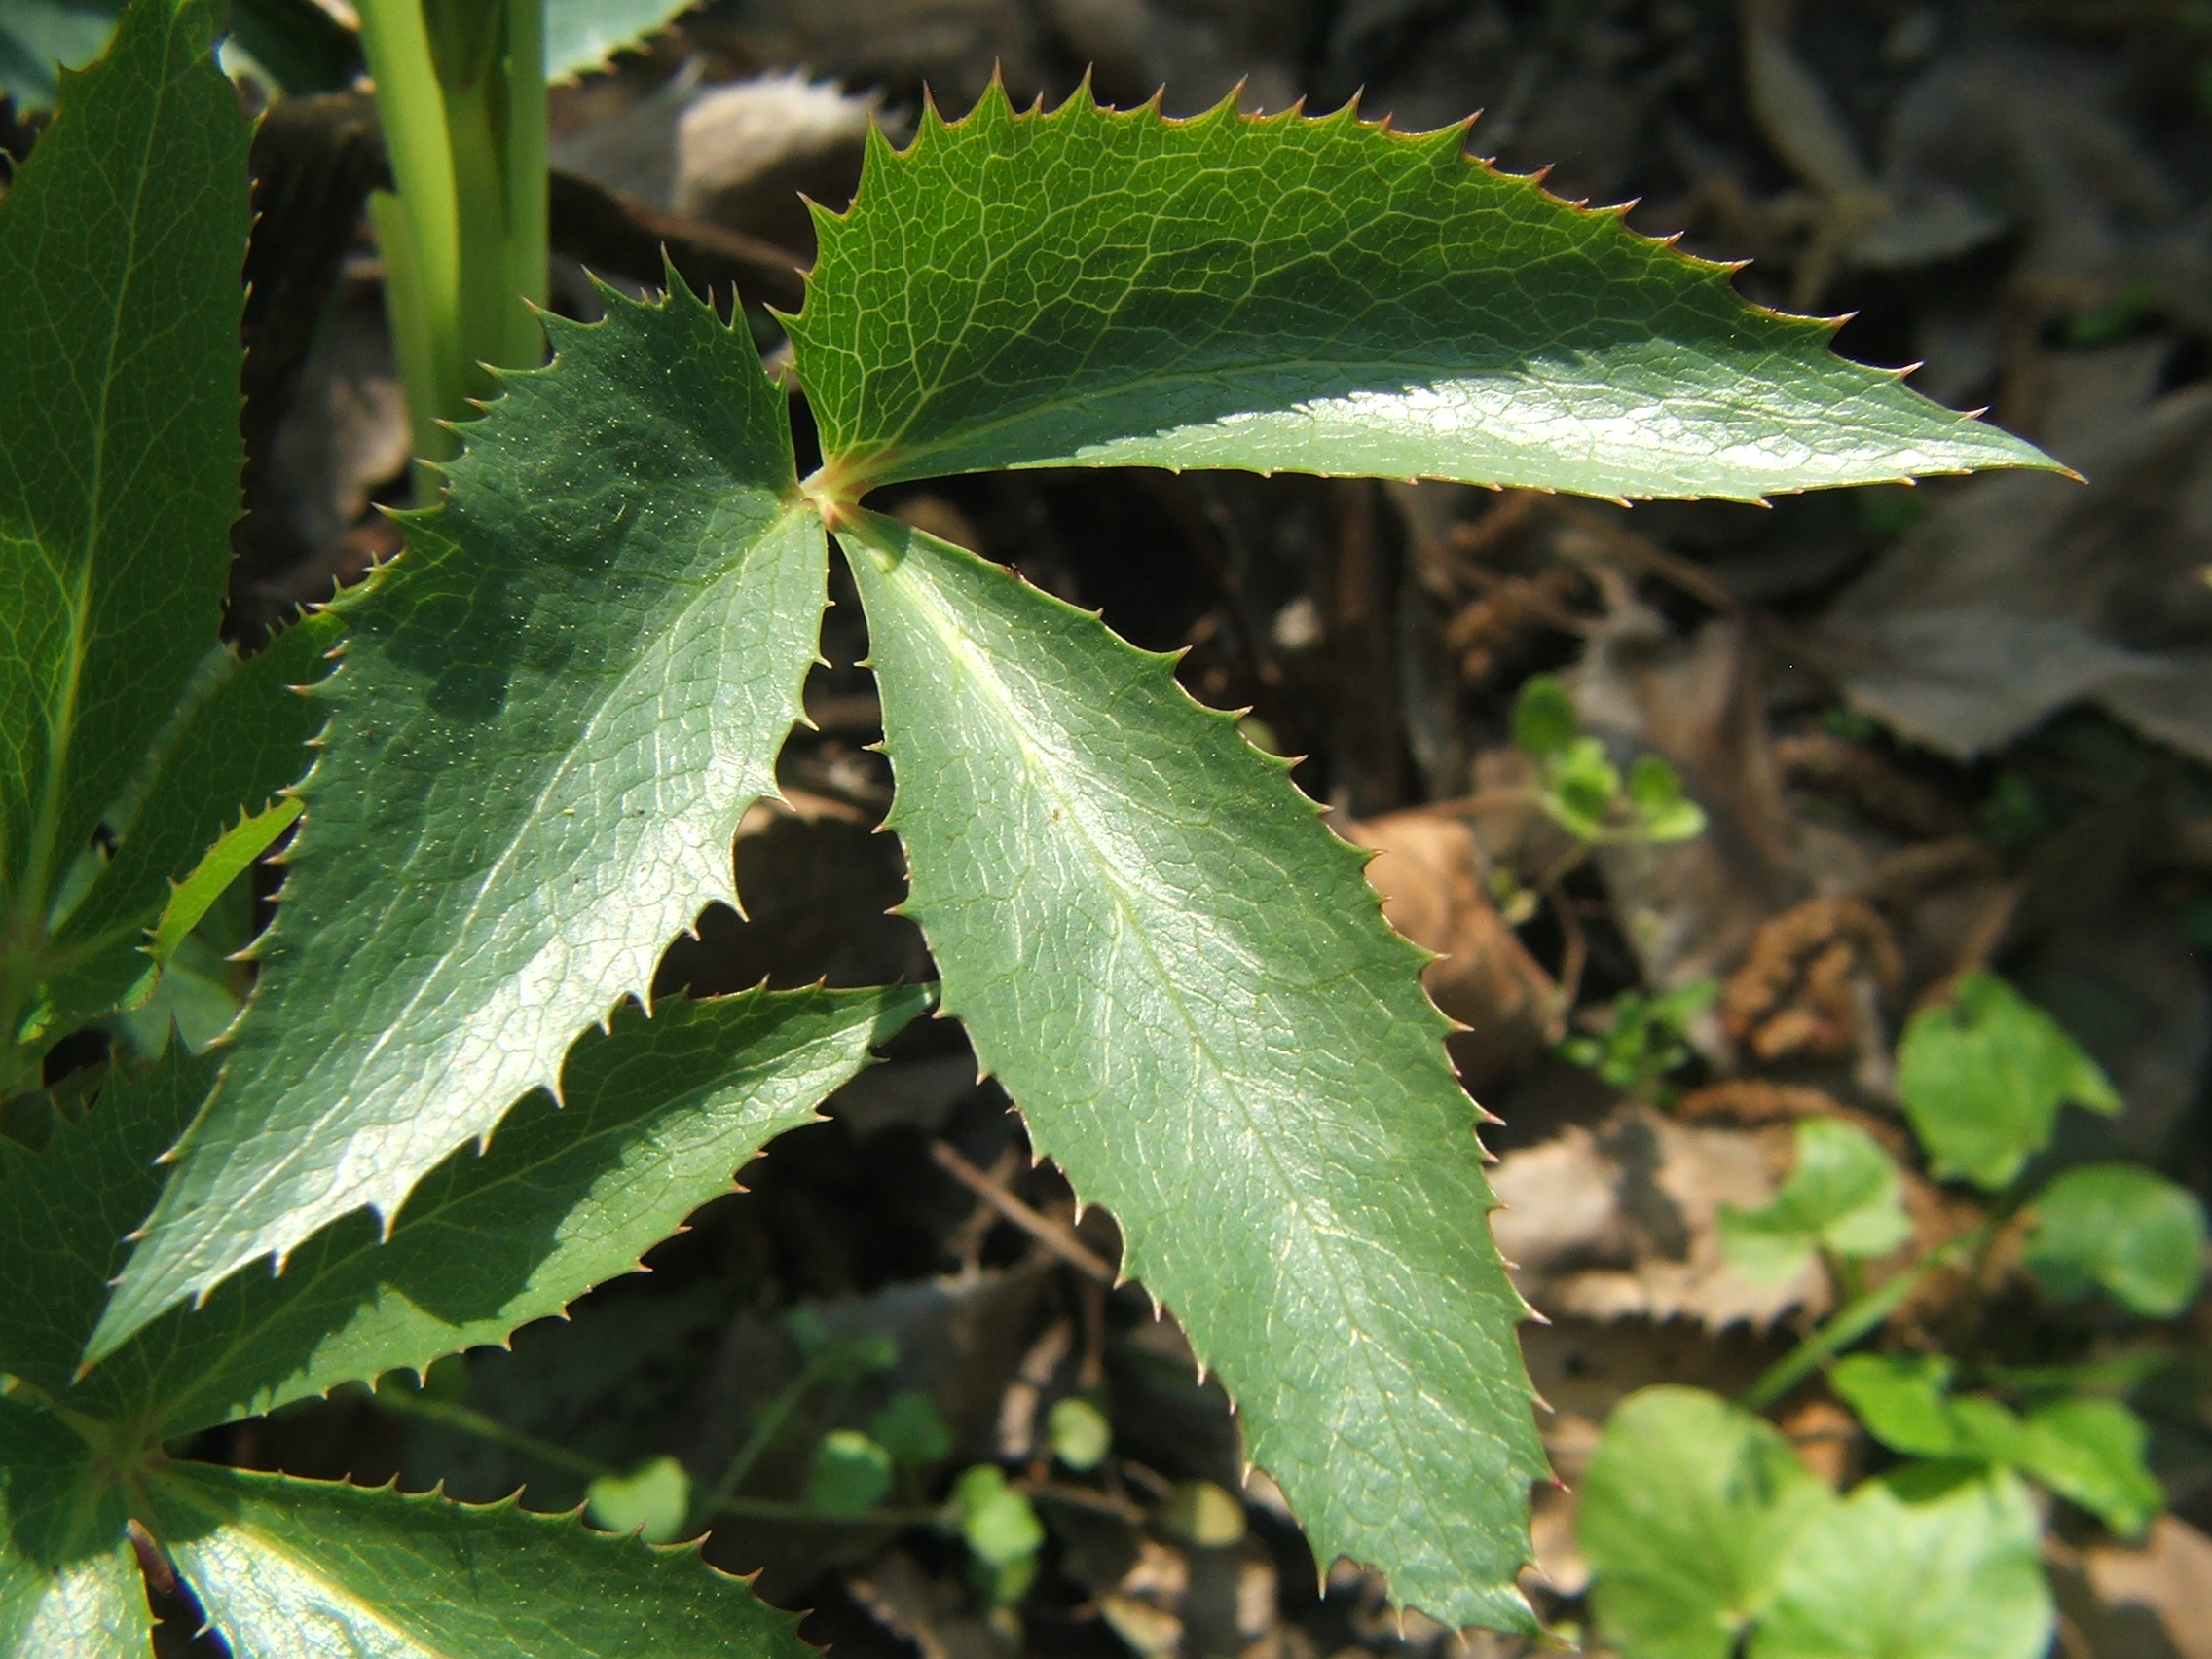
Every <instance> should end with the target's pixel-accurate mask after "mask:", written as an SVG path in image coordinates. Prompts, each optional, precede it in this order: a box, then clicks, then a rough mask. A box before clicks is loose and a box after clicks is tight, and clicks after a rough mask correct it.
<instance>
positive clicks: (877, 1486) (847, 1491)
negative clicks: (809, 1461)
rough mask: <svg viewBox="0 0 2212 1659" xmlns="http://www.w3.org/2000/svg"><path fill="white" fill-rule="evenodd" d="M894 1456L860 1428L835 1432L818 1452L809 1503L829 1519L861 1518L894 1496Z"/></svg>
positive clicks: (810, 1477) (824, 1439)
mask: <svg viewBox="0 0 2212 1659" xmlns="http://www.w3.org/2000/svg"><path fill="white" fill-rule="evenodd" d="M892 1475H893V1465H892V1461H891V1454H890V1453H889V1452H886V1451H885V1450H884V1449H883V1448H882V1447H880V1446H878V1445H877V1444H876V1443H875V1442H874V1441H873V1440H870V1439H869V1438H868V1437H867V1436H866V1435H865V1434H863V1433H861V1432H860V1430H859V1429H856V1428H839V1429H832V1430H831V1431H830V1433H828V1434H826V1435H824V1436H823V1437H822V1441H821V1444H819V1445H818V1446H816V1447H815V1449H814V1465H813V1467H812V1468H810V1469H809V1470H808V1471H807V1476H806V1501H807V1502H808V1503H810V1504H812V1505H813V1506H814V1507H815V1508H817V1509H819V1510H821V1511H822V1512H823V1513H824V1514H825V1515H858V1514H859V1513H860V1512H861V1511H862V1510H864V1509H873V1508H874V1507H875V1506H876V1505H877V1504H879V1503H881V1502H882V1501H883V1500H884V1498H885V1497H886V1496H888V1495H889V1494H890V1492H891V1481H892Z"/></svg>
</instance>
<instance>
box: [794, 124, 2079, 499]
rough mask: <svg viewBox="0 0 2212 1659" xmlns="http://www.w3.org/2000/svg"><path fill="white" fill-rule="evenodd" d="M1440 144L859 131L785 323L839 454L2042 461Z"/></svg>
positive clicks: (873, 472) (1146, 133)
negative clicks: (798, 308) (854, 173)
mask: <svg viewBox="0 0 2212 1659" xmlns="http://www.w3.org/2000/svg"><path fill="white" fill-rule="evenodd" d="M1465 138H1466V129H1464V127H1453V128H1449V129H1445V130H1443V131H1441V132H1434V133H1430V134H1427V135H1425V136H1422V137H1408V136H1402V135H1400V134H1397V133H1393V132H1389V131H1387V130H1385V129H1383V128H1382V127H1380V126H1372V125H1363V124H1361V123H1360V121H1359V120H1358V119H1357V116H1356V114H1355V112H1354V111H1353V110H1351V109H1349V108H1347V109H1345V110H1342V111H1340V112H1338V113H1337V114H1335V115H1331V116H1325V117H1322V118H1320V119H1318V120H1309V119H1307V118H1306V117H1305V116H1303V115H1299V114H1296V113H1289V114H1283V115H1278V116H1270V117H1265V118H1253V117H1246V116H1242V115H1239V114H1238V113H1237V110H1236V106H1235V100H1234V99H1225V100H1224V101H1223V102H1222V103H1221V104H1220V105H1219V106H1218V107H1217V108H1215V109H1213V110H1212V111H1210V112H1209V113H1207V114H1205V115H1202V116H1199V117H1198V118H1196V119H1195V120H1191V121H1169V120H1167V119H1165V118H1163V117H1162V116H1161V113H1160V111H1159V109H1158V108H1157V107H1156V106H1155V107H1148V108H1145V109H1141V110H1137V111H1133V112H1131V113H1128V114H1116V113H1113V112H1111V111H1105V110H1101V109H1099V108H1098V107H1097V106H1096V105H1095V104H1094V103H1093V102H1092V101H1091V98H1090V94H1089V91H1088V87H1086V88H1084V89H1081V90H1079V91H1078V92H1076V93H1075V94H1074V96H1072V97H1071V98H1070V99H1069V100H1068V101H1067V103H1066V104H1064V105H1063V106H1061V107H1060V108H1059V109H1057V110H1055V111H1053V112H1052V113H1051V114H1050V115H1046V114H1041V113H1031V114H1026V115H1019V114H1016V113H1014V110H1013V108H1012V107H1011V106H1010V105H1009V103H1008V101H1007V97H1006V93H1005V92H1004V90H1003V89H1002V88H1000V87H999V86H998V85H996V84H995V83H994V84H993V85H992V86H991V88H990V89H989V91H988V92H985V94H984V96H983V98H982V101H981V102H979V103H978V104H977V106H976V108H975V110H974V111H973V112H972V113H971V114H970V115H968V116H967V117H966V118H965V119H964V120H962V121H960V122H958V123H955V124H953V125H951V126H947V125H946V124H945V123H944V122H942V121H941V120H940V119H939V117H938V116H937V114H936V112H935V111H934V110H932V109H925V110H924V112H923V117H922V125H921V129H920V131H919V133H918V134H917V135H916V137H915V139H914V142H913V143H912V145H911V146H909V147H908V148H907V149H906V150H905V151H903V152H895V151H893V149H892V148H891V146H890V144H889V142H888V141H887V140H885V139H884V138H882V137H881V136H880V135H878V136H876V137H875V138H873V139H872V140H871V141H870V143H869V146H868V154H867V159H866V166H865V168H864V171H863V173H862V177H861V185H860V192H859V195H858V197H857V198H856V199H855V204H854V206H853V208H852V209H851V211H850V212H849V213H848V214H846V215H844V216H838V215H833V214H830V213H826V212H825V213H818V214H817V215H816V220H817V231H818V238H819V240H820V244H821V250H822V251H821V258H820V261H819V262H818V263H817V264H816V266H815V268H814V271H813V274H812V276H810V277H809V278H808V282H807V300H806V306H805V309H804V310H803V311H802V312H801V313H799V315H798V316H797V317H796V318H794V319H793V321H792V322H791V324H790V329H791V334H792V338H793V342H794V343H795V345H796V347H797V351H798V356H797V364H798V372H799V378H800V380H801V381H802V382H803V383H804V385H805V387H806V389H807V397H808V401H809V403H810V405H811V406H812V408H813V410H814V413H815V416H816V418H817V419H818V421H819V422H820V424H821V429H822V439H823V453H824V455H825V456H826V457H827V458H828V461H829V464H828V475H829V477H830V479H832V480H834V481H835V483H836V486H837V488H838V490H839V491H841V492H844V493H845V494H847V495H849V496H857V495H858V494H859V493H860V491H861V490H862V489H865V488H866V486H867V485H871V484H887V483H891V482H894V481H896V480H899V479H909V478H928V477H935V476H938V475H940V474H945V473H955V472H976V471H982V470H985V469H988V468H993V467H1005V466H1064V465H1067V464H1070V463H1085V462H1088V463H1093V464H1110V465H1142V466H1178V467H1183V466H1189V467H1236V468H1247V469H1252V470H1257V471H1278V470H1279V471H1296V472H1322V473H1341V474H1361V475H1377V476H1383V477H1392V478H1414V477H1438V478H1456V479H1460V480H1463V481H1466V482H1471V483H1483V484H1520V485H1534V486H1538V487H1543V488H1552V489H1561V490H1572V491H1578V492H1581V493H1584V494H1594V495H1600V496H1692V495H1706V496H1725V497H1732V498H1757V497H1760V496H1764V495H1767V494H1770V493H1772V492H1774V491H1778V490H1802V489H1810V488H1815V487H1818V486H1822V485H1830V484H1858V483H1867V482H1872V481H1875V480H1880V479H1895V478H1901V477H1905V476H1909V475H1916V474H1921V473H1929V472H1947V471H1959V470H1963V469H1967V468H1972V467H1980V466H2041V465H2048V464H2049V462H2048V461H2046V460H2045V459H2044V458H2043V457H2042V456H2041V455H2039V454H2038V453H2037V452H2036V451H2035V450H2034V449H2032V448H2031V447H2029V446H2028V445H2026V444H2024V443H2022V442H2020V441H2019V440H2018V439H2016V438H2013V437H2010V436H2009V435H2008V434H2006V433H2004V432H2002V431H2000V430H1998V429H1997V428H1995V427H1993V426H1987V425H1982V424H1976V423H1974V422H1971V421H1967V420H1964V419H1962V418H1961V417H1959V416H1957V415H1954V414H1952V413H1950V412H1949V411H1948V410H1944V409H1940V408H1938V407H1937V406H1936V405H1935V404H1933V403H1930V402H1928V401H1927V400H1926V399H1925V398H1923V397H1921V396H1920V395H1919V394H1917V393H1916V392H1913V391H1910V390H1908V389H1906V387H1903V386H1902V385H1901V384H1899V380H1898V377H1897V376H1896V375H1894V374H1889V373H1885V372H1883V371H1880V370H1875V369H1867V368H1862V367H1859V366H1858V365H1856V364H1853V363H1847V362H1845V361H1843V360H1842V359H1841V358H1838V357H1836V356H1833V355H1832V354H1831V353H1830V352H1829V350H1828V349H1827V348H1828V341H1829V339H1830V338H1831V337H1832V335H1833V333H1834V329H1835V325H1834V324H1833V323H1827V322H1815V321H1809V320H1806V319H1803V318H1796V317H1785V316H1780V315H1777V314H1775V313H1772V312H1765V311H1761V310H1759V309H1757V308H1755V307H1752V306H1750V305H1747V304H1746V303H1745V302H1744V301H1743V300H1741V299H1739V298H1738V297H1737V296H1736V294H1735V293H1734V292H1733V291H1732V290H1731V289H1730V287H1729V283H1728V272H1727V270H1726V268H1724V267H1722V266H1718V265H1713V264H1709V263H1705V262H1701V261H1697V260H1692V259H1689V258H1686V257H1684V256H1683V255H1681V254H1679V253H1677V252H1676V251H1675V250H1674V249H1673V248H1671V247H1669V246H1666V245H1664V244H1661V243H1658V242H1655V241H1652V240H1648V239H1646V238H1642V237H1639V236H1637V235H1635V234H1634V233H1633V232H1631V231H1630V230H1628V228H1627V227H1626V226H1625V225H1624V224H1623V223H1622V222H1621V218H1622V215H1621V212H1620V211H1619V210H1605V211H1599V212H1588V211H1584V210H1582V209H1580V208H1577V207H1573V206H1570V205H1567V203H1562V202H1560V201H1558V200H1556V199H1555V198H1552V197H1549V196H1546V195H1545V194H1544V193H1543V192H1542V191H1541V190H1540V189H1539V188H1537V186H1536V185H1535V184H1534V183H1533V182H1532V181H1530V180H1529V179H1525V178H1515V177H1511V176H1508V175H1504V174H1500V173H1497V172H1494V171H1493V170H1492V169H1491V168H1489V167H1488V166H1485V165H1484V164H1482V163H1480V162H1476V161H1472V160H1470V159H1469V158H1468V157H1467V155H1466V153H1465V150H1464V148H1463V145H1464V142H1465Z"/></svg>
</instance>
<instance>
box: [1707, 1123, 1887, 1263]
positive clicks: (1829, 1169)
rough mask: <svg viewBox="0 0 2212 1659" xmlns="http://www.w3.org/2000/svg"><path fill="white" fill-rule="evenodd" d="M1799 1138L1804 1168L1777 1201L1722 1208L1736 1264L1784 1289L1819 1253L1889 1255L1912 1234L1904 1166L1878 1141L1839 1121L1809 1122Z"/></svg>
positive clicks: (1723, 1230)
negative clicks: (1902, 1178) (1756, 1206)
mask: <svg viewBox="0 0 2212 1659" xmlns="http://www.w3.org/2000/svg"><path fill="white" fill-rule="evenodd" d="M1796 1139H1797V1165H1796V1167H1795V1168H1794V1169H1792V1170H1791V1171H1790V1172H1789V1179H1788V1181H1786V1182H1784V1183H1783V1186H1782V1191H1781V1192H1779V1193H1777V1194H1776V1195H1775V1196H1774V1200H1773V1201H1772V1202H1771V1203H1769V1204H1767V1205H1765V1206H1764V1207H1763V1208H1760V1209H1755V1210H1741V1209H1738V1208H1736V1206H1735V1205H1733V1204H1723V1205H1721V1206H1720V1243H1721V1247H1722V1248H1723V1249H1724V1250H1725V1251H1726V1252H1727V1254H1728V1264H1729V1266H1731V1267H1733V1268H1734V1269H1735V1270H1736V1271H1737V1272H1740V1273H1742V1274H1744V1275H1745V1276H1746V1277H1747V1278H1751V1279H1756V1280H1758V1281H1759V1282H1760V1283H1762V1284H1779V1283H1781V1282H1782V1281H1783V1280H1784V1279H1787V1278H1788V1277H1789V1276H1790V1275H1791V1274H1792V1273H1795V1272H1797V1271H1798V1270H1799V1269H1800V1268H1802V1267H1804V1266H1805V1264H1806V1263H1807V1262H1808V1261H1810V1260H1811V1259H1812V1258H1813V1255H1814V1253H1815V1252H1816V1251H1819V1250H1829V1251H1832V1252H1834V1253H1835V1254H1836V1255H1838V1256H1846V1257H1864V1256H1886V1255H1888V1254H1889V1253H1890V1252H1891V1251H1892V1250H1895V1249H1896V1248H1897V1247H1898V1246H1899V1244H1902V1243H1903V1242H1904V1241H1905V1240H1906V1239H1907V1238H1909V1237H1911V1236H1912V1223H1911V1221H1910V1220H1908V1219H1907V1218H1906V1216H1905V1213H1904V1193H1903V1187H1902V1185H1901V1184H1900V1183H1899V1178H1898V1168H1897V1165H1896V1164H1895V1163H1893V1162H1891V1161H1890V1155H1889V1154H1888V1153H1886V1152H1884V1151H1883V1150H1882V1148H1881V1146H1880V1144H1879V1143H1878V1142H1877V1141H1876V1140H1875V1139H1874V1137H1873V1136H1872V1135H1869V1134H1868V1133H1867V1132H1866V1131H1865V1130H1864V1129H1862V1128H1859V1127H1857V1126H1856V1125H1854V1124H1846V1123H1843V1122H1841V1121H1840V1120H1838V1119H1835V1118H1806V1119H1803V1120H1801V1121H1800V1122H1799V1123H1798V1124H1797V1133H1796Z"/></svg>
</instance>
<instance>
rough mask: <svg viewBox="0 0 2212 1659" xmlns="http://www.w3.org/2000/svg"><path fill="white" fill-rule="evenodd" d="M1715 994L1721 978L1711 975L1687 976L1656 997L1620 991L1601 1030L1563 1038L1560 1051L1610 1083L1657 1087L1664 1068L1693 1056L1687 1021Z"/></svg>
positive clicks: (1665, 1071) (1647, 1088) (1646, 1089)
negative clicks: (1690, 977) (1672, 987)
mask: <svg viewBox="0 0 2212 1659" xmlns="http://www.w3.org/2000/svg"><path fill="white" fill-rule="evenodd" d="M1719 995H1720V982H1719V981H1718V980H1717V979H1714V978H1710V977H1701V978H1696V979H1691V980H1688V981H1687V982H1685V983H1683V984H1680V985H1677V986H1676V987H1675V988H1674V989H1673V990H1671V991H1667V992H1663V993H1662V994H1661V995H1659V996H1655V997H1646V996H1641V995H1640V994H1638V993H1637V992H1635V991H1623V992H1622V993H1621V994H1620V995H1619V996H1617V997H1615V998H1614V999H1613V1005H1612V1008H1611V1010H1610V1011H1609V1014H1608V1017H1607V1019H1606V1022H1605V1025H1604V1029H1603V1030H1602V1031H1598V1032H1578V1033H1576V1034H1574V1035H1572V1036H1569V1037H1567V1038H1564V1039H1563V1040H1562V1041H1561V1043H1560V1046H1559V1051H1560V1053H1561V1054H1562V1055H1564V1056H1565V1057H1566V1058H1567V1059H1569V1060H1571V1061H1573V1062H1574V1064H1576V1065H1578V1066H1581V1067H1582V1068H1583V1069H1584V1070H1586V1071H1594V1072H1596V1073H1597V1074H1598V1076H1599V1077H1600V1078H1601V1079H1602V1080H1603V1081H1604V1082H1605V1083H1607V1084H1610V1085H1611V1086H1612V1087H1613V1088H1625V1089H1631V1090H1635V1091H1637V1092H1640V1093H1646V1094H1650V1093H1657V1092H1659V1091H1660V1088H1661V1085H1662V1080H1663V1079H1664V1078H1665V1077H1666V1076H1667V1074H1668V1073H1669V1072H1672V1071H1674V1070H1676V1069H1677V1068H1678V1067H1681V1066H1684V1065H1687V1064H1688V1063H1689V1062H1690V1060H1691V1059H1693V1058H1694V1057H1695V1055H1696V1051H1695V1050H1693V1049H1692V1048H1691V1047H1690V1044H1689V1038H1688V1032H1689V1028H1690V1023H1691V1021H1693V1020H1695V1019H1696V1018H1697V1016H1698V1015H1699V1014H1703V1013H1704V1012H1705V1011H1706V1010H1707V1009H1709V1008H1711V1007H1712V1006H1713V1004H1714V999H1715V998H1717V997H1718V996H1719Z"/></svg>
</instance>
